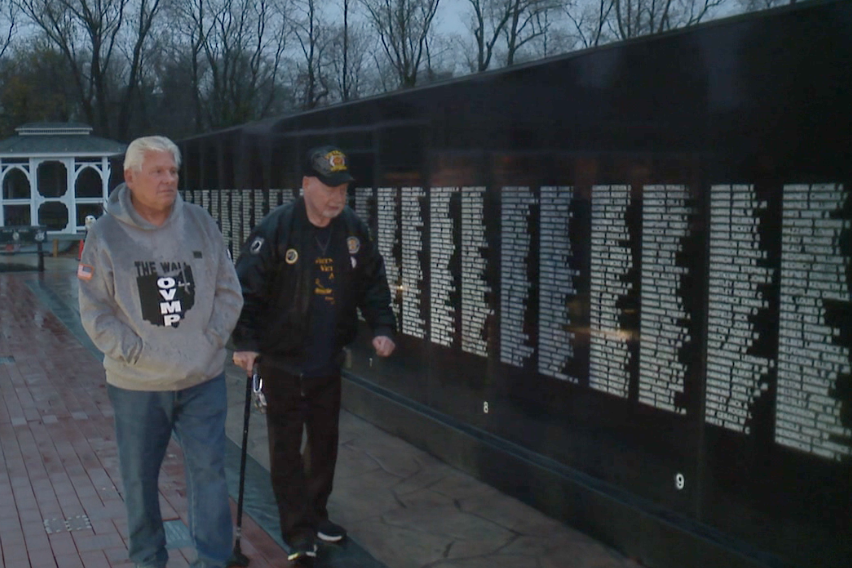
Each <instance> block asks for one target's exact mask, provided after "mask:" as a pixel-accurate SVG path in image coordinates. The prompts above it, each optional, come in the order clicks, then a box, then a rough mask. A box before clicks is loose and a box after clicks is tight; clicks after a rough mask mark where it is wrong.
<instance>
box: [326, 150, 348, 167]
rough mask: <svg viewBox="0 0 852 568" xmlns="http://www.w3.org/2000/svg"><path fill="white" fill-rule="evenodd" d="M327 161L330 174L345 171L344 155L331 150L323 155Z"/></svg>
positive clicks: (338, 151)
mask: <svg viewBox="0 0 852 568" xmlns="http://www.w3.org/2000/svg"><path fill="white" fill-rule="evenodd" d="M325 159H326V160H328V167H329V169H330V170H331V171H332V172H345V171H346V155H345V154H344V153H343V152H341V151H340V150H332V151H331V152H329V153H328V154H326V155H325Z"/></svg>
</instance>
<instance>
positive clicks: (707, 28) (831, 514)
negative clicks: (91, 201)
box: [181, 1, 852, 567]
mask: <svg viewBox="0 0 852 568" xmlns="http://www.w3.org/2000/svg"><path fill="white" fill-rule="evenodd" d="M849 93H852V3H849V2H831V1H826V2H810V3H805V4H801V5H798V6H795V7H792V8H785V9H780V10H774V11H770V12H766V13H761V14H753V15H748V16H743V17H738V18H732V19H728V20H724V21H718V22H714V23H711V24H708V25H704V26H701V27H697V28H694V29H689V30H682V31H678V32H674V33H669V34H664V35H661V36H655V37H651V38H645V39H640V40H636V41H632V42H627V43H621V44H616V45H611V46H606V47H602V48H599V49H595V50H589V51H585V52H581V53H575V54H570V55H567V56H564V57H560V58H556V59H551V60H547V61H543V62H538V63H534V64H529V65H524V66H518V67H515V68H512V69H508V70H502V71H497V72H491V73H484V74H480V75H476V76H471V77H468V78H464V79H462V80H458V81H453V82H448V83H443V84H436V85H433V86H429V87H423V88H419V89H414V90H410V91H405V92H400V93H396V94H392V95H387V96H383V97H378V98H372V99H366V100H363V101H359V102H354V103H349V104H344V105H338V106H335V107H331V108H325V109H320V110H316V111H313V112H307V113H303V114H298V115H294V116H289V117H283V118H280V119H275V120H269V121H265V122H261V123H256V124H251V125H247V126H245V127H242V128H237V129H231V130H229V131H227V132H222V133H214V134H211V135H206V136H201V137H197V138H192V139H188V140H184V141H182V142H181V148H182V150H183V152H184V157H185V165H184V174H185V175H184V177H183V187H184V194H185V196H186V198H187V199H188V200H190V201H193V202H195V203H200V204H202V205H203V206H204V207H206V208H207V209H208V210H209V211H210V212H211V214H212V215H213V216H214V217H215V218H216V219H217V220H218V221H219V222H220V225H221V227H222V230H223V232H224V234H225V238H226V239H227V240H228V242H229V243H230V245H231V247H232V250H233V252H234V254H235V255H237V254H239V246H240V244H241V243H242V242H244V240H245V238H246V237H247V235H248V232H249V230H250V228H251V227H252V226H253V225H254V224H255V223H257V222H258V221H259V220H260V218H262V216H263V215H265V214H266V213H267V212H268V211H269V210H270V209H271V208H274V207H276V206H278V205H281V204H283V203H286V202H289V201H290V200H292V199H294V198H295V197H296V196H298V188H299V186H300V179H301V178H300V177H299V176H300V174H299V170H298V164H299V157H300V155H301V154H302V153H303V152H304V151H305V150H306V149H307V148H309V147H311V146H314V145H317V144H321V143H328V142H331V143H336V144H339V145H341V146H342V147H344V148H345V149H346V150H347V151H348V152H349V153H350V155H351V162H352V168H353V171H354V173H355V176H356V178H357V182H356V183H355V184H353V186H352V188H351V191H350V204H351V206H352V207H353V208H354V209H355V210H356V211H357V212H358V213H359V214H360V215H362V216H363V218H364V219H365V220H367V221H368V223H369V225H370V227H371V230H372V234H373V236H374V238H375V240H376V241H377V243H378V247H379V249H380V251H381V252H382V254H383V255H384V258H385V263H386V269H387V274H388V277H389V280H390V283H391V286H392V289H393V295H394V310H395V311H396V313H397V316H398V317H399V341H398V350H397V352H396V354H395V355H394V356H393V357H392V358H390V359H389V360H379V359H377V358H375V357H373V356H372V355H371V352H370V350H369V345H368V337H366V335H365V334H362V336H361V340H360V342H359V343H357V344H356V345H355V346H354V349H353V357H352V367H351V369H349V370H348V372H349V374H350V378H349V383H348V386H347V391H346V392H347V397H348V402H347V404H348V405H349V406H350V408H351V409H353V411H355V412H358V413H359V414H362V415H364V416H366V417H368V418H369V419H371V420H373V421H375V422H376V423H379V424H380V425H382V426H384V427H385V428H387V429H389V430H391V431H393V432H395V433H398V434H400V435H402V436H404V437H406V438H407V439H410V440H412V441H414V442H415V443H417V444H419V445H421V446H423V447H425V448H427V449H429V450H430V451H432V452H433V453H435V454H436V455H438V456H440V457H442V458H444V459H446V460H447V461H449V462H450V463H452V464H454V465H457V466H459V467H462V468H463V469H465V470H467V471H470V472H471V473H473V474H475V475H477V476H479V477H481V478H482V479H485V480H486V481H488V482H490V483H492V484H494V485H495V486H497V487H499V488H500V489H502V490H504V491H507V492H509V493H510V494H512V495H515V496H517V497H519V498H521V499H523V500H525V501H526V502H528V503H531V504H533V505H535V506H536V507H538V508H540V509H542V510H544V511H546V512H548V513H549V514H551V515H553V516H555V517H557V518H559V519H561V520H564V521H565V522H568V523H570V524H572V525H575V526H578V527H580V528H582V529H584V530H587V531H588V532H590V533H592V534H594V535H595V536H598V537H600V538H602V539H604V540H606V541H607V542H609V543H611V544H613V545H615V546H617V547H619V548H620V549H622V550H623V551H624V552H625V553H627V554H628V555H631V556H634V557H637V558H639V559H641V560H643V561H644V562H645V563H647V565H650V566H677V567H684V566H738V565H742V566H805V567H811V566H831V567H847V566H850V565H852V189H850V188H852V98H850V94H849Z"/></svg>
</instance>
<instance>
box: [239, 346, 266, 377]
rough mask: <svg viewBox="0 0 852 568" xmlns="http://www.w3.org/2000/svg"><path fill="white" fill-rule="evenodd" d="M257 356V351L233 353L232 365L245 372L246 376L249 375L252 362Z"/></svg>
mask: <svg viewBox="0 0 852 568" xmlns="http://www.w3.org/2000/svg"><path fill="white" fill-rule="evenodd" d="M259 355H260V353H258V352H257V351H234V364H235V365H236V366H237V367H239V368H241V369H243V370H245V372H246V375H251V373H252V370H253V369H254V362H255V361H256V360H257V357H258V356H259Z"/></svg>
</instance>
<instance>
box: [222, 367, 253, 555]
mask: <svg viewBox="0 0 852 568" xmlns="http://www.w3.org/2000/svg"><path fill="white" fill-rule="evenodd" d="M258 384H259V378H258V374H257V363H255V365H254V368H253V369H252V375H251V376H250V377H249V376H246V406H245V413H244V419H243V445H242V454H241V455H240V490H239V496H238V497H237V531H236V533H237V538H236V540H235V541H234V552H233V553H232V554H231V559H230V560H229V561H228V566H248V565H249V562H250V560H249V558H248V556H246V555H245V554H243V551H242V550H241V549H240V539H241V537H242V531H243V490H244V489H245V485H246V453H247V450H248V448H247V447H246V446H247V442H248V430H249V417H250V416H251V397H252V390H253V387H255V385H258ZM256 388H258V389H259V386H258V387H256Z"/></svg>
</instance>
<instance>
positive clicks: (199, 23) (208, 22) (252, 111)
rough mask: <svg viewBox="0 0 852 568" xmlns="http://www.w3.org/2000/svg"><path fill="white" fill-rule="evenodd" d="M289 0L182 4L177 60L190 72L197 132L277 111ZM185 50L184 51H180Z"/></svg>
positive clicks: (176, 12) (188, 1)
mask: <svg viewBox="0 0 852 568" xmlns="http://www.w3.org/2000/svg"><path fill="white" fill-rule="evenodd" d="M287 9H288V4H287V3H286V0H183V1H182V2H180V1H179V2H176V3H175V5H174V11H173V14H174V15H175V17H176V26H177V29H178V30H179V32H180V36H181V38H180V39H179V40H177V39H176V40H175V41H176V44H177V45H176V51H175V55H176V56H178V57H179V58H180V59H182V60H184V61H185V63H186V64H188V65H189V67H190V80H191V82H192V83H193V91H194V94H193V99H194V106H195V114H196V123H197V125H198V130H204V129H206V128H222V127H226V126H233V125H236V124H241V123H243V122H247V121H250V120H256V119H258V118H261V117H263V116H266V115H267V113H268V112H270V109H271V108H272V107H273V106H274V102H275V94H276V86H277V84H278V80H279V75H280V72H281V63H282V60H283V52H284V48H285V46H286V40H287V34H286V33H285V31H284V30H285V22H286V21H287V19H288V17H289V16H288V13H287ZM181 46H186V47H188V48H189V50H188V58H187V56H186V55H185V54H186V51H183V50H182V49H181Z"/></svg>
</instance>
